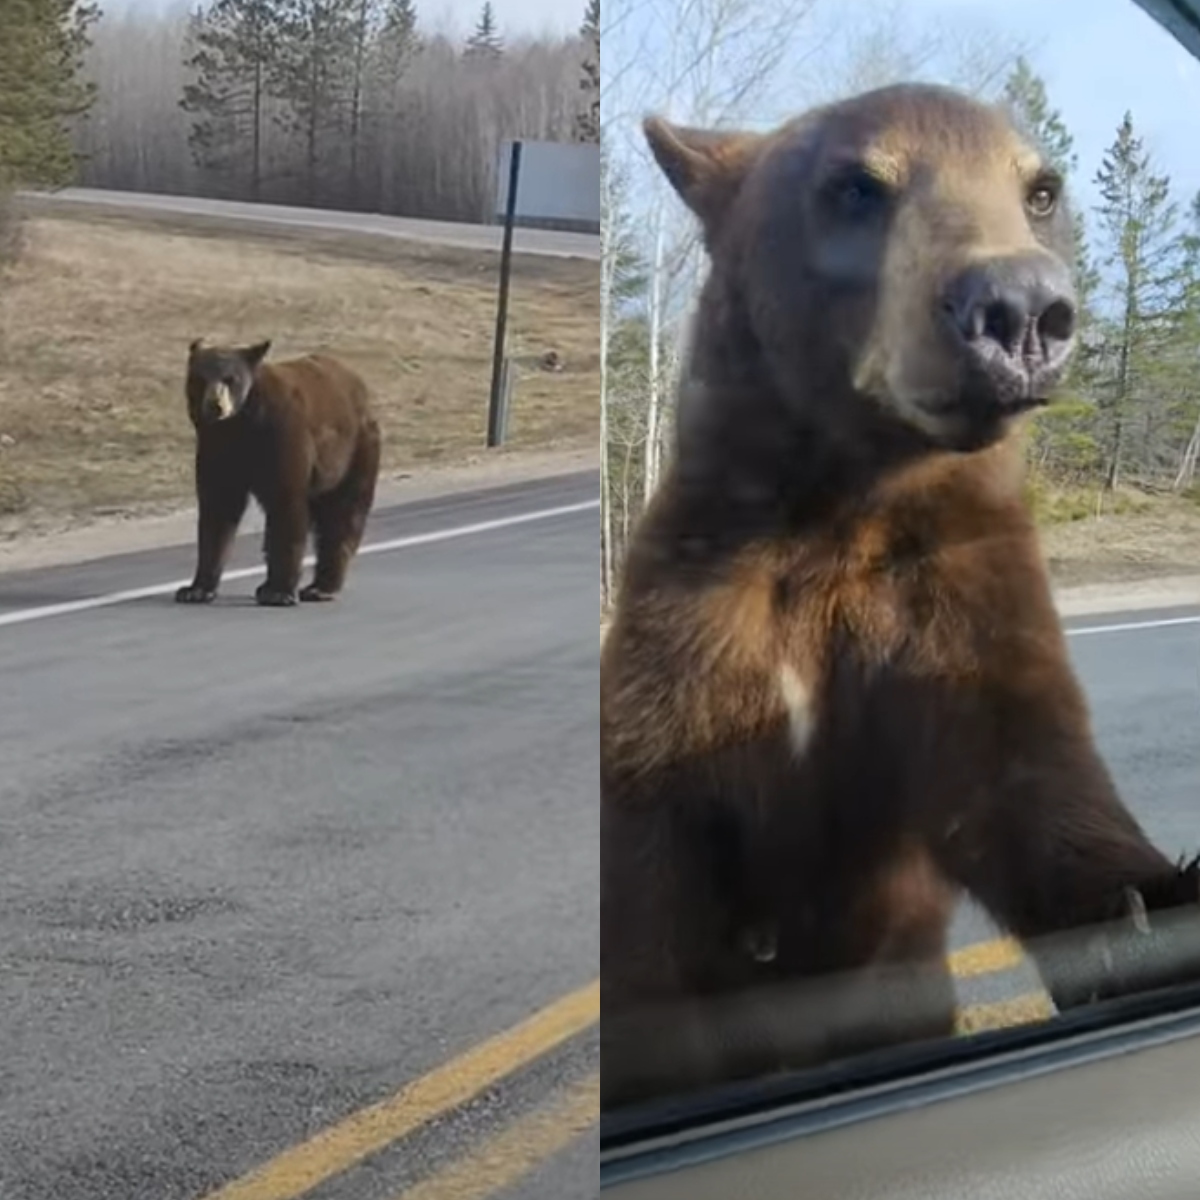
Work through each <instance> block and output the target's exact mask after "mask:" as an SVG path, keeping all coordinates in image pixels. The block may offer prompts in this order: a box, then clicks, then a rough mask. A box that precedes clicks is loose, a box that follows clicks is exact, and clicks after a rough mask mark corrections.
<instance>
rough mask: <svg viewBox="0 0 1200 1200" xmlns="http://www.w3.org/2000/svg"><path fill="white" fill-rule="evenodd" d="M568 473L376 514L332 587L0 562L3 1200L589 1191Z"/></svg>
mask: <svg viewBox="0 0 1200 1200" xmlns="http://www.w3.org/2000/svg"><path fill="white" fill-rule="evenodd" d="M597 493H598V481H597V479H596V477H595V475H594V474H584V475H579V476H573V477H565V478H559V479H557V480H549V481H543V482H540V483H537V484H531V485H522V486H510V487H507V488H501V489H495V490H492V491H490V492H487V493H476V494H474V495H466V496H451V497H443V498H440V499H437V500H433V501H425V502H421V503H417V504H411V505H407V506H404V507H401V508H396V509H392V510H390V511H384V512H378V513H376V514H375V516H374V517H373V519H372V522H371V525H370V528H369V531H368V542H369V543H371V544H373V545H375V546H377V547H378V546H382V547H384V549H382V550H380V551H379V552H376V553H373V554H367V555H365V556H364V557H361V558H360V559H359V560H358V562H357V563H356V564H355V566H354V567H353V568H352V572H351V575H350V581H349V586H348V591H347V593H346V595H345V596H344V597H343V599H342V600H341V601H339V602H338V603H337V604H335V605H329V606H303V607H300V608H296V609H292V610H265V609H259V608H257V607H255V606H254V605H253V604H252V603H250V596H251V593H252V591H253V587H254V586H255V583H256V582H257V578H256V577H255V578H235V579H234V580H233V581H231V582H230V583H229V584H228V586H227V588H226V589H225V592H224V595H223V598H222V600H221V601H219V602H218V603H217V604H215V605H213V606H212V607H208V608H185V607H182V606H177V605H175V604H174V603H173V602H172V601H171V599H170V596H169V594H166V592H165V591H164V589H167V590H169V585H170V584H172V583H173V582H174V581H176V580H177V579H178V578H186V577H187V576H189V575H190V572H191V567H192V551H191V548H190V547H180V548H173V549H166V550H160V551H152V552H146V553H140V554H135V555H128V556H125V557H123V558H120V559H109V560H105V561H101V562H96V563H91V564H84V565H81V566H75V567H59V568H52V569H47V570H42V571H38V572H35V573H29V574H25V575H4V576H0V675H2V677H3V679H4V680H5V687H4V688H3V690H0V763H3V768H2V774H0V1045H2V1046H3V1055H2V1056H0V1196H3V1197H4V1200H176V1198H178V1200H195V1198H198V1197H201V1196H205V1195H209V1194H211V1193H212V1192H213V1190H214V1189H216V1188H218V1187H219V1186H222V1185H229V1184H231V1183H232V1181H236V1180H238V1179H240V1178H242V1177H243V1176H245V1175H246V1173H248V1172H252V1171H253V1170H254V1169H256V1168H258V1167H260V1166H261V1165H262V1164H264V1163H266V1164H270V1163H271V1162H272V1160H273V1159H274V1158H275V1156H277V1155H279V1154H280V1153H284V1152H286V1153H290V1154H291V1155H292V1158H291V1159H288V1160H285V1161H283V1163H282V1165H279V1163H278V1162H277V1163H276V1166H275V1167H274V1168H271V1167H268V1170H267V1173H266V1174H265V1175H260V1176H259V1178H258V1179H257V1180H255V1179H253V1178H252V1179H250V1180H249V1181H246V1182H243V1183H240V1184H234V1185H233V1186H231V1187H228V1188H227V1189H226V1190H225V1191H223V1192H220V1193H218V1194H219V1195H221V1196H222V1197H223V1198H232V1197H237V1200H265V1197H267V1196H271V1197H274V1198H275V1200H282V1198H284V1197H290V1196H293V1195H299V1194H301V1191H307V1190H308V1189H309V1188H310V1187H311V1186H312V1185H314V1184H317V1185H319V1187H320V1190H319V1196H320V1197H321V1200H350V1198H352V1200H374V1198H376V1197H378V1198H379V1200H399V1198H401V1197H403V1198H404V1200H408V1198H409V1197H410V1196H412V1197H419V1200H441V1198H442V1197H446V1196H451V1195H453V1196H455V1197H456V1198H458V1197H464V1198H466V1197H470V1196H473V1195H479V1196H483V1195H486V1194H490V1192H491V1190H492V1189H491V1187H490V1186H488V1187H487V1190H486V1191H478V1190H477V1191H474V1192H472V1191H470V1190H469V1188H468V1190H463V1188H464V1186H467V1185H464V1184H463V1180H464V1178H465V1179H467V1183H468V1184H470V1180H471V1179H474V1181H475V1182H474V1185H473V1186H475V1187H476V1188H477V1189H478V1188H479V1187H484V1186H485V1184H484V1183H483V1182H481V1181H484V1180H487V1179H492V1180H495V1179H510V1180H511V1181H512V1182H511V1184H510V1186H509V1187H508V1189H507V1190H503V1191H502V1192H500V1193H499V1194H500V1195H501V1196H503V1197H512V1198H514V1200H515V1198H516V1197H520V1198H521V1200H587V1198H589V1197H591V1196H592V1195H594V1189H595V1180H596V1172H597V1164H596V1149H595V1137H594V1135H592V1136H589V1135H588V1130H589V1128H590V1127H591V1126H592V1125H593V1119H592V1114H594V1111H595V1094H594V1082H595V1072H596V1069H597V1067H598V1043H597V1039H596V1036H595V1018H596V1015H598V1003H599V1001H598V993H597V992H596V990H595V987H594V979H595V974H596V969H597V964H598V957H599V946H598V899H597V891H598V878H597V876H598V856H597V846H598V826H597V819H596V812H597V808H596V800H597V779H598V747H597V742H596V726H597V720H598V695H597V693H598V655H597V639H596V604H597V592H596V546H597V540H596V536H597V524H598V513H597V508H598V504H597V501H596V496H597ZM258 542H259V539H258V537H257V536H251V537H249V538H246V539H244V541H243V543H242V545H240V547H239V550H238V562H237V565H239V566H242V567H245V568H247V569H249V570H251V571H252V572H253V574H254V575H255V576H257V574H258V555H259V546H258ZM130 589H133V590H134V591H135V594H138V590H139V589H145V590H146V591H148V592H149V593H150V594H149V595H144V594H143V595H142V598H140V599H124V600H122V599H121V597H120V596H119V595H118V596H117V597H116V598H114V597H113V596H112V593H113V592H118V593H120V592H128V591H129V590H130ZM589 985H592V987H591V990H589ZM564 997H566V999H565V1000H564V999H563V998H564ZM522 1022H525V1023H526V1024H525V1025H522V1024H521V1023H522ZM514 1027H517V1028H516V1032H515V1033H514V1032H512V1031H513V1029H514ZM493 1037H498V1038H499V1039H500V1041H499V1042H498V1043H492V1044H490V1045H489V1044H488V1043H486V1039H489V1038H493ZM481 1044H483V1048H482V1049H481ZM447 1064H449V1065H447ZM406 1087H407V1089H408V1090H407V1091H404V1090H402V1089H405V1088H406ZM375 1102H382V1103H384V1105H385V1109H384V1110H383V1111H382V1116H378V1115H377V1118H373V1119H376V1126H375V1127H374V1128H375V1130H376V1133H378V1131H379V1129H382V1130H383V1133H382V1138H379V1137H376V1141H375V1144H374V1147H373V1148H374V1150H375V1151H376V1152H375V1153H371V1154H369V1155H365V1156H364V1154H363V1147H364V1145H366V1144H367V1143H369V1142H370V1138H369V1137H368V1138H367V1142H364V1141H363V1138H364V1136H365V1134H364V1129H366V1126H367V1125H369V1122H366V1124H364V1121H365V1119H364V1118H363V1117H362V1116H361V1113H362V1110H363V1109H364V1106H367V1105H369V1104H372V1103H375ZM388 1105H390V1107H387V1106H388ZM589 1106H590V1107H589ZM356 1122H357V1123H356ZM330 1127H332V1130H333V1132H332V1133H330V1134H327V1135H326V1136H325V1138H324V1140H323V1141H320V1140H318V1141H317V1142H313V1141H312V1139H313V1137H314V1135H316V1134H318V1133H319V1132H320V1131H322V1130H325V1129H327V1128H330ZM514 1131H515V1132H514ZM366 1132H367V1133H369V1132H370V1130H369V1129H366ZM531 1147H532V1148H533V1151H534V1152H535V1153H534V1157H535V1159H536V1161H531V1162H523V1161H522V1154H526V1155H527V1153H528V1152H529V1150H530V1148H531ZM289 1148H290V1149H289ZM526 1168H531V1169H532V1173H529V1172H528V1171H527V1170H526ZM447 1179H448V1180H449V1182H445V1180H447ZM456 1180H457V1182H455V1181H456ZM451 1187H456V1188H458V1190H447V1189H450V1188H451ZM413 1189H416V1190H413ZM422 1189H423V1190H422Z"/></svg>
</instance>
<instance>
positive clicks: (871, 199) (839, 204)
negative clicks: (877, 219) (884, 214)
mask: <svg viewBox="0 0 1200 1200" xmlns="http://www.w3.org/2000/svg"><path fill="white" fill-rule="evenodd" d="M826 194H827V195H828V197H829V199H830V200H831V201H832V202H833V204H834V206H835V207H836V209H837V211H838V212H839V213H840V214H841V215H843V216H846V217H849V218H851V219H854V220H862V219H864V218H866V217H870V216H873V215H874V214H875V213H877V212H879V211H880V210H881V209H883V208H884V207H885V206H886V204H887V202H888V198H889V192H888V187H887V184H885V183H884V182H883V181H882V180H881V179H879V178H878V177H877V176H875V175H872V174H871V173H870V172H869V171H867V170H864V169H863V168H862V167H851V168H850V169H848V170H846V171H843V172H841V173H840V174H839V175H837V176H835V177H834V178H833V179H831V180H830V181H829V184H828V186H827V188H826Z"/></svg>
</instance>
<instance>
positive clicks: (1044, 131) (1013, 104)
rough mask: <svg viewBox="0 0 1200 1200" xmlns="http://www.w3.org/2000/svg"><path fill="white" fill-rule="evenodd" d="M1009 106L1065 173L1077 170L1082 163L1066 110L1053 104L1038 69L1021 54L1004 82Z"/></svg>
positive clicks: (1022, 127) (1024, 130)
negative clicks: (1064, 115)
mask: <svg viewBox="0 0 1200 1200" xmlns="http://www.w3.org/2000/svg"><path fill="white" fill-rule="evenodd" d="M1003 103H1004V106H1005V108H1007V109H1008V113H1009V116H1010V117H1011V118H1012V120H1013V121H1014V122H1015V123H1016V125H1017V127H1018V128H1019V129H1020V130H1021V132H1022V133H1024V134H1025V136H1026V137H1028V138H1029V139H1030V141H1032V142H1034V143H1035V144H1036V145H1037V146H1038V148H1039V149H1040V150H1041V151H1042V153H1043V154H1045V155H1046V157H1047V159H1048V160H1049V161H1050V163H1051V165H1052V166H1054V167H1055V168H1057V170H1059V171H1060V172H1061V173H1062V174H1063V176H1067V175H1072V174H1074V172H1075V170H1076V168H1077V167H1078V166H1079V156H1078V155H1077V154H1076V153H1075V139H1074V138H1073V137H1072V136H1071V132H1070V130H1068V129H1067V126H1066V123H1065V122H1064V121H1063V119H1062V114H1061V113H1060V112H1059V110H1058V109H1056V108H1051V107H1050V99H1049V96H1048V95H1047V93H1046V84H1045V81H1044V80H1043V79H1042V78H1041V77H1040V76H1039V75H1037V74H1035V73H1034V71H1033V68H1032V67H1031V66H1030V65H1029V63H1028V62H1027V61H1026V60H1025V59H1024V58H1018V59H1017V62H1016V65H1015V66H1014V67H1013V69H1012V73H1011V74H1010V75H1009V77H1008V79H1007V80H1006V81H1005V83H1004V99H1003Z"/></svg>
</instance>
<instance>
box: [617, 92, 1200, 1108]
mask: <svg viewBox="0 0 1200 1200" xmlns="http://www.w3.org/2000/svg"><path fill="white" fill-rule="evenodd" d="M646 133H647V136H648V140H649V143H650V146H651V149H652V151H653V153H654V156H655V158H656V160H657V162H658V164H659V165H660V167H661V168H662V169H663V171H664V172H665V174H666V176H667V178H668V179H669V180H670V181H671V183H672V185H673V186H674V188H675V189H676V190H677V191H678V193H679V194H680V196H681V197H682V198H683V200H684V201H685V202H686V203H687V205H688V206H689V207H690V208H691V209H692V211H693V212H694V213H695V214H696V216H697V217H698V219H699V223H700V227H701V230H702V233H703V237H704V242H705V245H706V247H707V250H708V254H709V258H710V260H711V269H710V272H709V275H708V278H707V281H706V283H705V285H704V289H703V293H702V296H701V303H700V307H699V311H698V315H697V318H696V323H695V328H694V330H693V337H692V340H691V350H690V353H689V356H688V361H687V364H686V369H685V371H684V377H683V384H682V386H681V390H680V395H679V408H678V413H677V422H676V441H675V448H674V455H673V460H672V462H671V464H670V466H669V469H668V471H667V473H666V475H665V477H664V479H663V480H662V482H661V485H660V487H659V488H658V490H657V492H656V494H655V496H654V498H653V500H652V502H651V504H650V506H649V508H648V510H647V511H646V512H645V513H644V515H643V516H642V518H641V520H640V522H639V524H638V526H637V529H636V532H635V535H634V538H633V541H632V545H631V548H630V550H629V553H628V556H627V560H626V563H625V566H624V572H623V577H622V580H621V586H620V592H619V596H618V599H617V605H616V612H615V616H614V621H613V624H612V627H611V629H610V631H609V634H608V637H607V639H606V641H605V645H604V649H603V655H602V665H601V684H600V708H601V718H600V750H601V818H600V819H601V859H600V861H601V880H602V882H601V985H602V988H603V996H604V999H603V1013H602V1022H601V1054H602V1068H601V1077H602V1081H603V1088H604V1096H603V1103H604V1105H605V1106H606V1107H607V1106H610V1105H612V1104H615V1103H625V1102H629V1101H631V1100H636V1099H639V1098H643V1097H646V1096H648V1095H651V1094H654V1093H657V1092H662V1091H664V1090H679V1089H682V1088H687V1087H694V1086H699V1085H702V1084H710V1083H712V1082H714V1081H717V1080H724V1079H730V1078H734V1077H738V1076H749V1075H758V1074H760V1073H762V1072H768V1071H773V1070H777V1069H783V1068H794V1067H800V1066H811V1065H813V1064H816V1063H820V1062H823V1061H827V1060H829V1059H832V1058H837V1057H840V1056H842V1055H845V1054H848V1053H851V1052H855V1051H861V1050H865V1049H868V1048H871V1047H875V1046H880V1045H886V1044H888V1043H891V1042H896V1041H903V1040H909V1039H920V1038H926V1037H934V1036H942V1035H946V1034H949V1033H951V1032H952V1031H953V1028H954V1016H955V993H954V988H953V986H952V980H951V978H950V976H949V973H948V968H947V963H946V939H947V933H948V928H949V925H950V920H951V917H952V915H953V912H954V910H955V906H956V902H957V900H958V897H959V895H960V894H961V893H963V892H965V893H969V894H970V895H972V896H973V897H974V898H975V899H977V900H978V901H979V902H980V903H981V904H983V905H984V906H985V907H986V908H987V909H988V911H989V912H990V913H991V914H992V915H993V916H994V917H995V918H996V920H997V921H998V922H999V923H1000V924H1001V925H1002V926H1004V927H1005V928H1006V929H1007V930H1009V931H1011V932H1012V933H1013V934H1015V935H1016V936H1017V937H1019V938H1021V939H1022V940H1023V941H1024V942H1025V944H1026V945H1027V946H1028V948H1029V950H1030V952H1031V953H1032V955H1033V957H1034V959H1035V961H1036V963H1037V965H1038V968H1039V970H1040V971H1041V974H1042V977H1043V979H1044V981H1045V983H1046V986H1047V988H1048V990H1049V992H1050V994H1051V996H1052V997H1053V999H1054V1001H1055V1003H1056V1004H1057V1005H1058V1007H1059V1008H1060V1009H1063V1008H1069V1007H1071V1006H1073V1005H1077V1004H1081V1003H1087V1002H1088V1001H1090V1000H1092V999H1094V998H1096V997H1098V996H1099V997H1108V996H1116V995H1121V994H1124V993H1128V992H1131V991H1136V990H1138V989H1140V988H1143V987H1147V986H1151V985H1154V984H1164V983H1169V982H1173V981H1177V980H1182V979H1191V980H1196V979H1200V954H1198V953H1197V950H1198V946H1197V935H1198V934H1200V908H1198V907H1197V903H1198V901H1200V872H1198V869H1197V864H1196V862H1195V861H1191V862H1180V863H1176V862H1173V861H1172V860H1171V859H1170V858H1168V857H1167V856H1166V855H1164V854H1163V853H1162V852H1161V851H1160V850H1159V849H1158V848H1157V847H1155V846H1154V845H1153V844H1152V843H1151V842H1150V840H1149V839H1148V838H1147V837H1146V835H1145V834H1144V833H1143V831H1142V830H1141V828H1140V827H1139V825H1138V823H1137V821H1136V820H1135V819H1134V818H1133V816H1132V815H1131V814H1130V812H1129V811H1128V809H1127V808H1126V807H1125V805H1124V804H1123V803H1122V802H1121V800H1120V798H1119V797H1118V795H1117V793H1116V791H1115V789H1114V787H1113V783H1112V781H1111V779H1110V777H1109V773H1108V771H1107V770H1106V768H1105V766H1104V764H1103V762H1102V761H1101V759H1100V757H1099V755H1098V753H1097V750H1096V747H1095V744H1094V741H1093V737H1092V732H1091V728H1090V720H1089V714H1088V710H1087V707H1086V703H1085V699H1084V696H1083V693H1082V691H1081V688H1080V686H1079V684H1078V682H1077V681H1076V678H1075V675H1074V672H1073V670H1072V668H1071V664H1070V660H1069V658H1068V654H1067V648H1066V641H1065V638H1064V636H1063V633H1062V630H1061V628H1060V624H1059V621H1058V617H1057V613H1056V611H1055V607H1054V604H1053V600H1052V596H1051V592H1050V588H1049V584H1048V579H1047V574H1046V570H1045V566H1044V563H1043V559H1042V556H1041V552H1040V549H1039V546H1038V541H1037V536H1036V529H1035V526H1034V524H1033V521H1032V520H1031V518H1030V515H1029V513H1028V512H1027V511H1026V508H1025V506H1024V504H1023V503H1022V497H1021V455H1020V448H1019V444H1018V441H1017V438H1018V431H1019V426H1020V417H1021V415H1022V414H1024V413H1027V412H1029V411H1030V410H1031V409H1033V408H1035V407H1036V406H1038V405H1041V404H1043V403H1044V402H1046V400H1047V398H1048V397H1049V396H1050V395H1051V393H1052V391H1053V389H1054V388H1055V386H1056V384H1057V383H1058V381H1059V380H1060V379H1061V378H1062V375H1063V371H1064V369H1065V367H1066V365H1067V363H1068V360H1069V357H1070V354H1071V351H1072V348H1073V344H1074V341H1075V332H1076V331H1075V326H1076V322H1077V301H1076V297H1075V292H1074V288H1073V281H1072V271H1071V251H1072V223H1071V217H1070V214H1069V212H1068V209H1067V206H1066V200H1065V196H1064V194H1063V180H1062V178H1061V177H1060V176H1059V175H1058V173H1057V172H1056V171H1055V170H1054V168H1053V166H1052V165H1051V164H1050V163H1049V162H1048V161H1047V160H1046V158H1045V157H1044V156H1043V155H1042V154H1040V153H1039V151H1038V149H1037V148H1036V147H1035V146H1032V145H1030V144H1028V142H1027V141H1026V140H1025V139H1024V138H1022V137H1021V136H1020V135H1019V134H1018V133H1017V132H1016V131H1015V130H1014V129H1013V127H1012V126H1011V125H1010V124H1009V122H1008V121H1007V120H1006V119H1005V117H1004V116H1003V115H1002V113H1001V112H1000V111H999V110H998V109H995V108H992V107H989V106H985V105H983V104H980V103H976V102H974V101H972V100H970V99H968V98H966V97H964V96H962V95H960V94H958V93H956V92H953V91H950V90H947V89H944V88H938V87H932V86H917V85H902V86H895V87H890V88H886V89H882V90H878V91H874V92H871V93H868V94H865V95H861V96H858V97H854V98H851V99H849V100H846V101H843V102H840V103H836V104H832V105H829V106H827V107H824V108H821V109H818V110H814V111H811V112H809V113H806V114H804V115H802V116H801V117H799V118H798V119H796V120H795V121H793V122H791V123H789V124H787V125H785V126H783V127H782V128H781V129H778V130H776V131H774V132H772V133H765V134H758V133H737V132H717V131H711V130H698V129H687V128H679V127H673V126H671V125H669V124H667V123H666V122H664V121H661V120H657V119H650V120H649V121H648V122H647V124H646ZM1085 930H1086V933H1085V932H1084V931H1085ZM1160 951H1166V952H1165V953H1160Z"/></svg>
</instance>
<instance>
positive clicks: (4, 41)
mask: <svg viewBox="0 0 1200 1200" xmlns="http://www.w3.org/2000/svg"><path fill="white" fill-rule="evenodd" d="M99 15H100V14H99V10H98V9H97V8H96V7H95V6H94V5H92V4H90V3H81V2H80V0H0V187H12V186H15V185H21V186H25V187H61V186H63V185H65V184H67V183H69V182H70V181H71V179H72V178H73V177H74V175H75V169H76V158H75V154H74V152H73V150H72V146H71V132H70V121H71V119H72V118H75V117H79V116H80V115H82V114H83V113H85V112H87V110H88V109H89V108H90V107H91V105H92V102H93V100H94V98H95V89H94V87H93V86H92V85H91V84H90V83H87V82H85V81H83V80H82V79H81V78H80V66H81V60H82V57H83V54H84V52H85V51H86V49H87V47H88V38H89V31H90V29H91V27H92V25H93V23H94V22H95V21H96V20H97V19H98V17H99Z"/></svg>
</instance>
